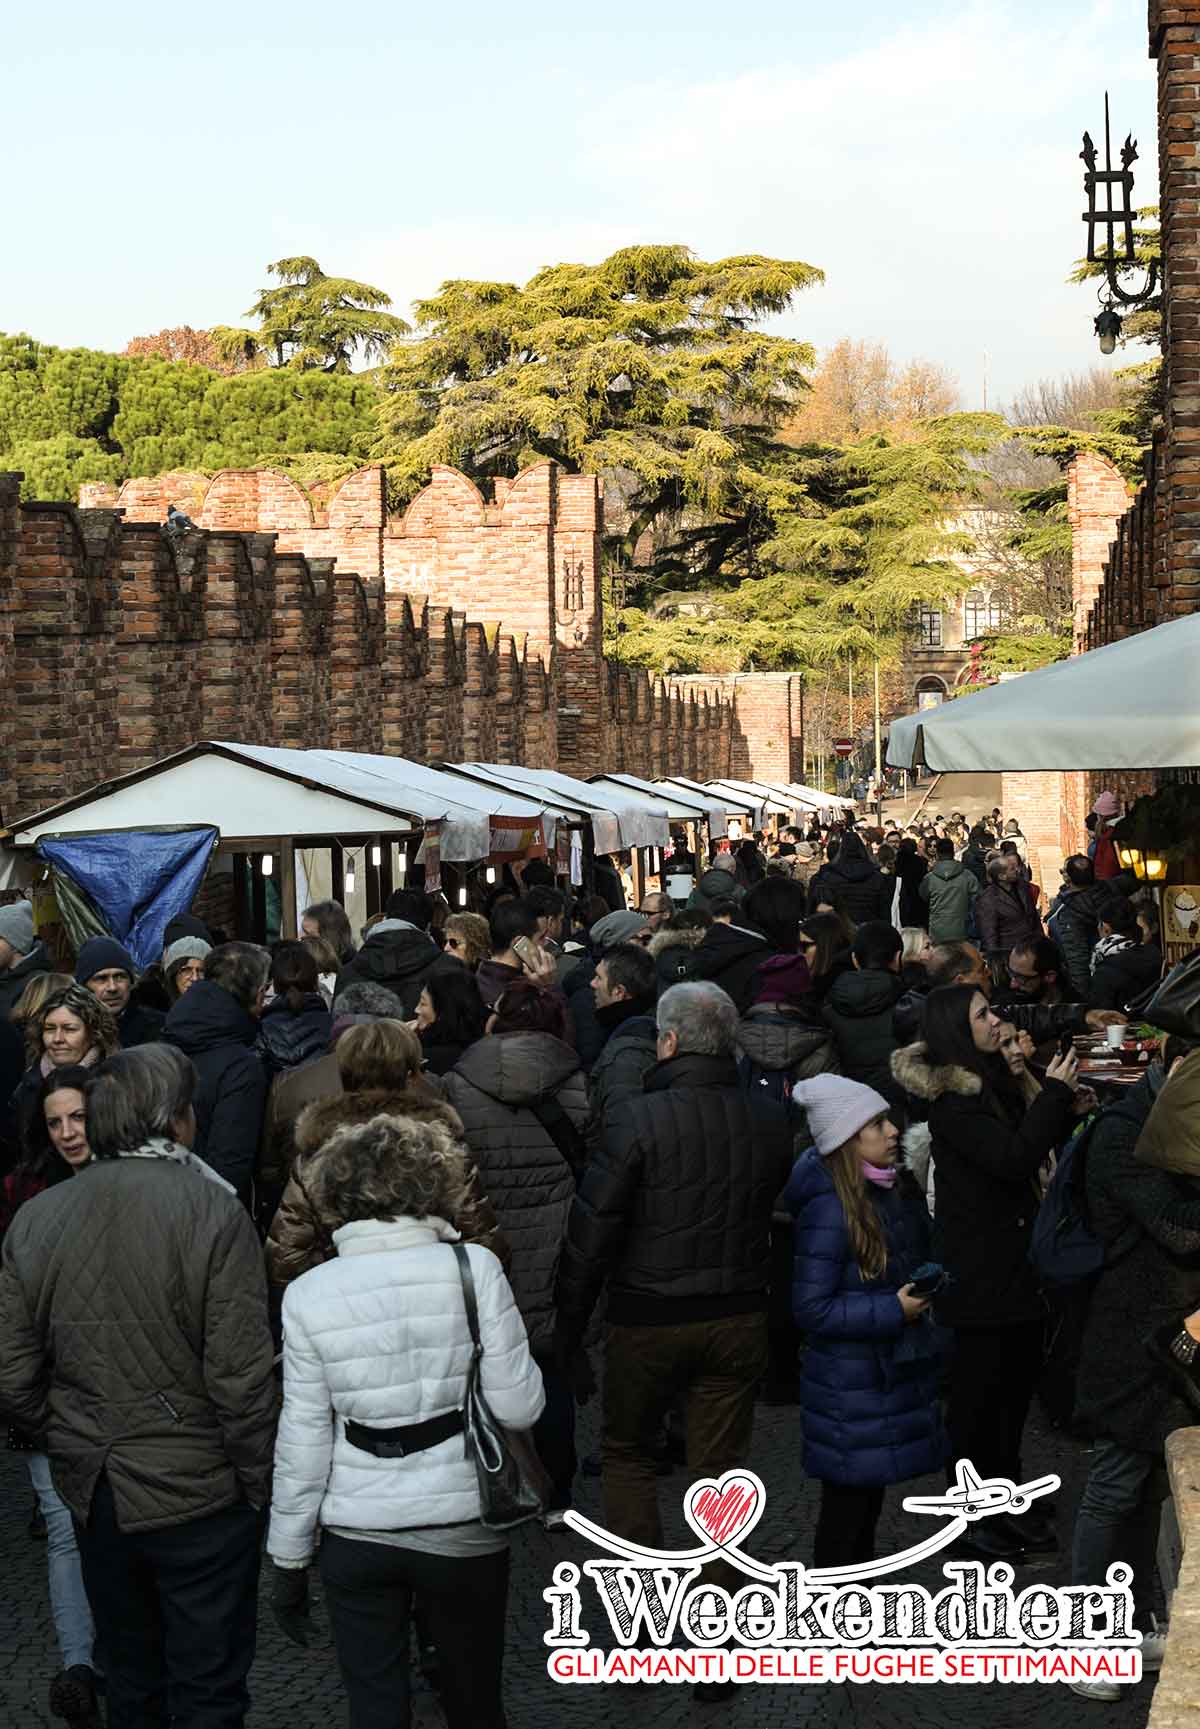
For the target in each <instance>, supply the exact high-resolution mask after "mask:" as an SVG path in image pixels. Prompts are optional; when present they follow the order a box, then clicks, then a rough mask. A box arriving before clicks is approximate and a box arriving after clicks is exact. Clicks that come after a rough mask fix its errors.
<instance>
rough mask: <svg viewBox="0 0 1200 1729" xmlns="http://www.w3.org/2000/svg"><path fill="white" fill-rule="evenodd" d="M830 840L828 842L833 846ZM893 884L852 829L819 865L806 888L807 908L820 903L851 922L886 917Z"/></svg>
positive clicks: (887, 916) (889, 911)
mask: <svg viewBox="0 0 1200 1729" xmlns="http://www.w3.org/2000/svg"><path fill="white" fill-rule="evenodd" d="M832 844H833V843H832V842H831V843H830V845H831V846H832ZM893 889H894V885H893V884H892V883H890V882H888V881H887V880H886V879H885V878H884V876H883V873H882V872H881V871H880V869H879V867H878V866H877V865H876V864H873V863H872V861H871V860H870V859H869V858H868V857H867V849H866V847H865V846H864V845H863V843H862V841H861V840H859V838H858V836H857V835H856V834H855V832H854V830H853V829H851V830H850V832H849V833H848V834H847V835H845V836H844V837H843V840H842V844H841V846H840V847H839V848H838V850H837V854H836V856H835V857H834V858H833V859H832V860H830V862H829V863H827V864H824V865H822V866H821V869H820V870H819V871H818V872H817V874H816V876H815V877H814V878H813V880H812V884H811V886H810V888H809V891H808V910H809V912H810V913H812V912H816V910H817V908H818V907H819V906H821V905H827V906H832V907H835V908H836V909H837V911H838V912H840V913H844V914H845V916H846V917H847V918H848V919H849V920H850V922H851V923H852V924H856V925H861V924H865V923H866V921H867V920H868V919H887V918H890V917H891V912H892V893H893Z"/></svg>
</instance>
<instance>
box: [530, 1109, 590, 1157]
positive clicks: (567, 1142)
mask: <svg viewBox="0 0 1200 1729" xmlns="http://www.w3.org/2000/svg"><path fill="white" fill-rule="evenodd" d="M525 1108H526V1110H529V1111H532V1112H533V1114H534V1116H535V1117H536V1118H537V1120H538V1122H539V1123H540V1124H541V1126H542V1127H543V1128H544V1129H545V1131H546V1133H547V1134H548V1135H549V1136H550V1139H551V1140H552V1141H553V1142H554V1145H555V1146H556V1147H557V1148H558V1150H559V1152H560V1153H561V1154H562V1156H563V1158H564V1159H565V1160H566V1161H567V1163H568V1165H570V1167H571V1169H572V1170H573V1171H578V1170H579V1169H580V1167H581V1166H582V1165H583V1163H584V1161H585V1158H586V1153H587V1148H586V1146H585V1144H584V1139H583V1136H582V1135H581V1134H580V1132H579V1130H578V1129H577V1128H576V1127H575V1124H574V1123H573V1122H572V1121H571V1119H570V1117H569V1116H568V1114H567V1112H566V1110H565V1109H564V1107H563V1106H562V1105H561V1104H560V1103H559V1101H558V1100H557V1099H556V1098H554V1097H550V1098H545V1099H538V1100H537V1101H536V1103H534V1104H531V1105H526V1107H525Z"/></svg>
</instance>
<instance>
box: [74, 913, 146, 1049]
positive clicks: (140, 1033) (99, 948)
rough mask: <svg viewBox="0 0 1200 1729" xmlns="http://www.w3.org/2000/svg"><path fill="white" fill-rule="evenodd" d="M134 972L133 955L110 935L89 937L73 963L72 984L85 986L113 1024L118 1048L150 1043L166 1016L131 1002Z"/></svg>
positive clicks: (130, 1047) (136, 977)
mask: <svg viewBox="0 0 1200 1729" xmlns="http://www.w3.org/2000/svg"><path fill="white" fill-rule="evenodd" d="M137 981H138V973H137V967H136V966H135V965H134V961H133V956H132V955H131V954H130V953H129V950H128V949H126V948H123V947H122V945H121V944H120V943H119V942H116V941H115V940H114V939H113V938H112V937H89V938H88V940H87V941H86V942H85V943H84V945H83V947H82V948H81V949H80V951H79V957H78V959H77V960H76V962H75V983H76V984H78V985H86V986H87V988H88V990H89V991H91V993H92V995H93V996H95V997H98V998H99V999H100V1001H101V1002H102V1003H103V1004H104V1006H105V1008H106V1009H107V1010H108V1012H109V1014H110V1015H112V1016H113V1017H114V1018H115V1020H116V1023H117V1037H118V1038H119V1039H120V1041H121V1048H122V1050H131V1049H132V1048H133V1046H134V1045H148V1044H152V1043H153V1042H154V1040H155V1039H157V1038H160V1037H161V1036H162V1025H163V1021H164V1019H165V1018H166V1017H165V1016H164V1015H162V1014H160V1013H159V1011H158V1010H157V1009H150V1008H146V1007H144V1006H143V1005H142V1004H141V1003H138V1002H135V1001H131V998H132V995H133V987H134V986H135V985H136V984H137Z"/></svg>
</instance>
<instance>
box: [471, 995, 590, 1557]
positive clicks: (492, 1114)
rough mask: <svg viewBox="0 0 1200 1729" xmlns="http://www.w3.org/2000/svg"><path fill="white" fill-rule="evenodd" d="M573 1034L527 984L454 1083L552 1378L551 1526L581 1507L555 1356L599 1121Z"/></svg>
mask: <svg viewBox="0 0 1200 1729" xmlns="http://www.w3.org/2000/svg"><path fill="white" fill-rule="evenodd" d="M563 1027H564V1008H563V999H562V997H561V996H560V995H559V994H558V993H557V992H555V991H543V990H539V988H538V987H537V986H536V985H535V984H533V983H532V982H531V981H530V980H528V979H518V980H517V981H516V982H515V983H514V984H511V985H509V986H508V987H507V989H506V990H505V991H504V993H503V995H502V996H501V997H500V999H499V1001H498V1002H497V1004H496V1007H495V1010H494V1012H493V1014H492V1017H491V1019H490V1021H489V1022H488V1035H489V1036H488V1037H487V1038H482V1039H479V1040H478V1041H477V1042H476V1043H475V1044H473V1045H472V1046H471V1047H470V1049H469V1050H466V1051H464V1052H463V1054H462V1056H461V1057H460V1058H459V1060H458V1062H457V1063H456V1064H455V1066H454V1068H453V1069H451V1071H450V1073H449V1074H448V1075H447V1076H446V1077H445V1082H444V1086H445V1092H446V1100H447V1102H448V1103H449V1104H451V1105H452V1106H453V1107H454V1109H455V1110H456V1111H457V1112H458V1114H459V1116H460V1117H461V1118H462V1122H463V1133H464V1135H465V1138H466V1143H467V1146H468V1148H469V1149H470V1151H471V1153H472V1155H473V1156H474V1159H475V1163H476V1164H477V1165H478V1167H479V1179H480V1186H481V1188H482V1189H483V1191H484V1193H485V1194H486V1195H487V1197H488V1199H489V1200H490V1202H491V1203H492V1206H493V1207H494V1209H495V1213H496V1219H497V1221H498V1223H499V1226H500V1230H501V1231H502V1233H503V1234H504V1236H505V1238H506V1239H507V1241H508V1242H509V1243H510V1244H511V1245H512V1266H511V1267H510V1269H509V1278H510V1279H511V1280H512V1287H513V1294H514V1295H515V1297H516V1299H517V1307H518V1308H519V1309H520V1311H521V1316H522V1319H523V1320H524V1322H525V1327H526V1330H527V1331H528V1334H529V1347H530V1349H531V1350H532V1352H533V1354H534V1357H535V1359H536V1360H537V1362H538V1364H539V1366H540V1367H541V1369H542V1373H543V1377H544V1379H545V1381H546V1412H545V1415H544V1416H543V1418H542V1419H541V1421H540V1422H539V1424H538V1426H537V1430H536V1432H535V1433H536V1438H537V1443H538V1450H539V1452H540V1453H541V1455H542V1461H543V1463H544V1464H545V1466H546V1469H547V1470H548V1471H549V1473H550V1476H551V1478H552V1479H553V1482H554V1488H555V1497H554V1507H553V1508H552V1510H551V1512H550V1513H548V1514H547V1515H546V1518H547V1522H548V1523H550V1524H552V1525H553V1524H556V1523H561V1512H562V1510H563V1509H564V1508H566V1507H569V1506H570V1504H571V1483H572V1480H573V1478H574V1475H575V1463H576V1460H575V1406H574V1398H573V1393H572V1389H571V1385H570V1382H569V1381H568V1378H567V1376H566V1375H565V1373H563V1372H562V1370H561V1369H560V1368H559V1367H558V1365H557V1362H556V1358H555V1353H554V1335H555V1324H556V1319H557V1315H556V1310H555V1306H554V1277H555V1272H556V1270H557V1267H558V1257H559V1252H560V1250H561V1248H562V1242H563V1237H564V1235H565V1233H566V1225H567V1214H568V1212H569V1211H570V1207H571V1202H572V1200H573V1199H574V1195H575V1176H576V1171H577V1169H578V1167H579V1166H580V1165H581V1164H582V1162H583V1156H584V1143H583V1127H584V1124H585V1122H586V1121H587V1115H588V1092H587V1081H586V1079H585V1077H584V1074H583V1070H582V1069H581V1068H580V1066H579V1056H578V1053H577V1052H576V1051H574V1050H573V1049H572V1048H571V1046H570V1045H569V1044H567V1043H566V1042H565V1041H564V1039H563V1036H562V1034H563Z"/></svg>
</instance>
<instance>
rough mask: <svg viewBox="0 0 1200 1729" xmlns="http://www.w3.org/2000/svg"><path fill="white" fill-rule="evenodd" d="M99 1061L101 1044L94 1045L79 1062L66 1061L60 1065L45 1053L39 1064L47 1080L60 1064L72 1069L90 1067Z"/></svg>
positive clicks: (40, 1070)
mask: <svg viewBox="0 0 1200 1729" xmlns="http://www.w3.org/2000/svg"><path fill="white" fill-rule="evenodd" d="M99 1061H100V1046H99V1045H93V1046H92V1048H91V1050H90V1051H87V1052H86V1053H85V1054H84V1055H83V1056H82V1057H80V1059H79V1061H78V1062H77V1063H65V1064H62V1065H60V1064H57V1063H52V1062H51V1061H50V1058H49V1056H47V1055H43V1057H42V1060H41V1062H39V1064H38V1073H39V1074H40V1075H41V1077H42V1079H43V1080H45V1078H46V1076H47V1075H52V1074H53V1073H54V1070H55V1069H56V1068H58V1067H60V1066H61V1067H65V1068H71V1069H76V1068H78V1069H90V1068H91V1067H92V1065H93V1064H94V1063H98V1062H99Z"/></svg>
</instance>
